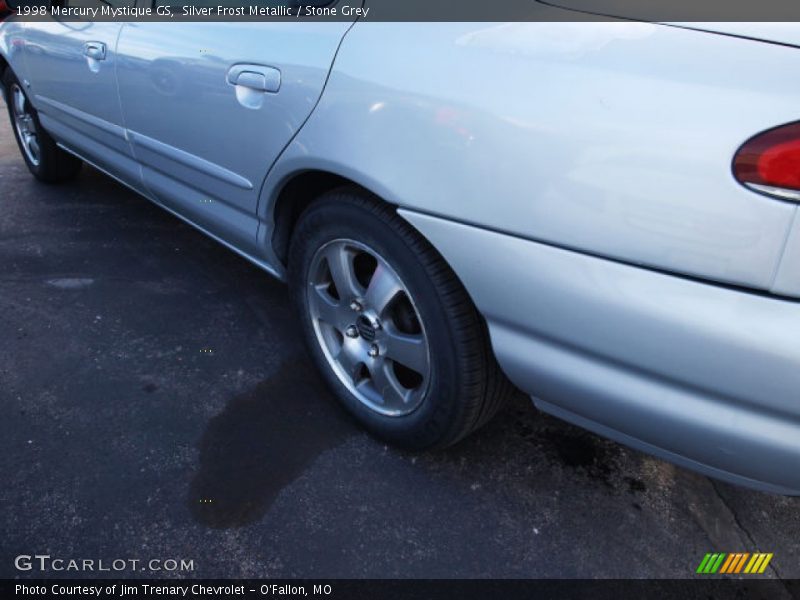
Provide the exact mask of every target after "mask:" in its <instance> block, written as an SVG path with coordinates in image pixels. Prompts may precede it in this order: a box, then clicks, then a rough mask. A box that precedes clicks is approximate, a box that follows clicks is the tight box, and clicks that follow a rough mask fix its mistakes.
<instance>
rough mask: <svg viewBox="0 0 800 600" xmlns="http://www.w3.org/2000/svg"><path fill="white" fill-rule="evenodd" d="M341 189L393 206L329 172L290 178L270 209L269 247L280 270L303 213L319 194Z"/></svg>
mask: <svg viewBox="0 0 800 600" xmlns="http://www.w3.org/2000/svg"><path fill="white" fill-rule="evenodd" d="M344 187H347V188H351V189H352V188H355V189H358V190H361V191H363V192H365V193H367V194H369V195H370V196H372V197H374V198H375V200H377V201H379V202H383V203H385V204H387V205H389V206H395V205H394V204H392V203H391V202H387V201H386V200H384V199H383V198H381V197H380V196H379V195H377V194H375V193H374V192H373V191H372V190H370V189H368V188H366V187H364V186H363V185H361V184H360V183H358V182H356V181H353V180H352V179H348V178H347V177H343V176H341V175H337V174H336V173H332V172H330V171H323V170H306V171H302V172H299V173H296V174H294V175H293V176H291V177H290V178H289V180H288V181H286V182H284V184H283V186H282V187H281V188H280V191H279V192H278V194H277V197H276V199H275V201H274V202H273V206H272V209H271V216H272V222H273V230H272V237H271V239H270V241H269V243H270V244H271V246H272V250H273V251H274V253H275V256H276V257H277V258H278V259H279V260H280V261H281V263H282V264H283V265H284V266H286V265H287V263H288V258H289V244H290V242H291V239H292V232H293V231H294V228H295V225H296V224H297V221H298V219H299V218H300V215H301V214H302V213H303V211H305V210H306V209H308V207H309V206H311V204H313V203H314V201H315V200H317V199H318V198H319V197H320V196H321V195H322V194H324V193H326V192H330V191H332V190H335V189H338V188H344Z"/></svg>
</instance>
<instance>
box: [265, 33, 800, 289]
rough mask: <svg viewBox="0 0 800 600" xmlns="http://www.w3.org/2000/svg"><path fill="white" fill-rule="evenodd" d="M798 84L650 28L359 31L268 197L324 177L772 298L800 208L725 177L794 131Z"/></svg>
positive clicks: (751, 48) (787, 66) (793, 57)
mask: <svg viewBox="0 0 800 600" xmlns="http://www.w3.org/2000/svg"><path fill="white" fill-rule="evenodd" d="M408 39H413V40H414V43H413V44H407V43H406V41H407V40H408ZM398 48H403V51H402V52H398V50H397V49H398ZM765 65H769V68H765ZM796 69H800V52H798V51H797V50H795V49H793V48H786V47H783V46H776V45H771V44H760V43H756V42H752V41H747V40H742V39H738V38H733V37H726V36H719V35H709V34H706V33H701V32H697V31H690V30H685V29H679V28H673V27H664V26H659V25H651V24H645V23H514V24H476V23H454V24H442V23H435V24H433V23H415V24H395V23H369V24H366V23H365V24H358V25H356V26H355V27H354V28H353V30H352V31H351V32H350V33H349V34H348V36H347V39H346V41H345V43H344V44H343V45H342V48H341V51H340V52H339V55H338V57H337V60H336V64H335V67H334V69H333V71H332V73H331V76H330V79H329V81H328V85H327V87H326V90H325V94H324V95H323V97H322V100H321V101H320V104H319V106H318V107H317V109H316V110H315V111H314V113H313V114H312V116H311V118H310V119H309V121H308V123H307V124H306V125H305V126H304V128H303V130H302V131H301V132H300V134H299V135H298V136H297V138H296V139H295V140H294V142H293V143H292V144H291V145H290V146H289V148H287V150H286V151H285V152H284V155H283V157H282V159H281V161H280V163H279V164H278V165H276V168H275V169H274V170H273V172H272V173H271V174H270V182H271V183H276V184H278V185H279V184H280V180H281V178H286V177H289V176H291V174H292V172H293V171H298V170H301V169H303V168H317V167H321V166H322V165H326V166H325V167H323V168H328V169H331V170H334V171H336V172H338V173H341V174H343V175H344V176H347V177H349V178H352V179H355V180H356V181H358V182H359V183H362V184H364V185H366V186H367V187H368V188H370V189H373V190H374V191H375V192H376V193H378V194H379V195H382V196H383V197H384V198H387V199H388V200H390V201H392V202H394V203H397V204H398V205H400V206H403V207H406V208H410V209H417V210H421V211H424V212H428V213H433V214H438V215H440V216H443V217H447V218H454V219H458V220H461V221H466V222H470V223H474V224H477V225H480V226H484V227H488V228H492V229H496V230H500V231H505V232H508V233H511V234H514V235H520V236H522V237H525V238H529V239H534V240H538V241H542V242H547V243H551V244H557V245H560V246H563V247H567V248H571V249H575V250H580V251H584V252H591V253H593V254H598V255H602V256H607V257H610V258H615V259H618V260H623V261H627V262H630V263H633V264H641V265H647V266H651V267H654V268H659V269H663V270H666V271H673V272H678V273H683V274H687V275H692V276H696V277H701V278H705V279H711V280H716V281H720V282H725V283H730V284H734V285H741V286H747V287H752V288H760V289H764V290H767V289H769V288H770V287H771V285H772V283H773V279H774V276H775V272H776V269H777V267H778V263H779V261H780V258H781V255H782V253H783V250H784V246H785V243H786V239H787V236H788V233H789V228H790V226H791V223H792V219H793V217H794V214H795V212H796V210H797V207H796V205H795V204H791V203H788V202H780V201H775V200H773V199H771V198H767V197H764V196H759V195H757V194H754V193H753V192H751V191H749V190H747V189H745V188H744V187H743V186H741V185H739V184H738V183H737V182H736V181H735V180H734V178H733V176H732V174H731V159H732V157H733V154H734V152H735V151H736V149H737V148H738V147H739V146H740V145H741V144H742V143H743V142H744V141H745V140H747V139H748V138H749V137H751V136H752V135H753V134H754V133H756V132H759V131H762V130H764V129H767V128H770V127H774V126H775V125H776V124H781V123H785V122H789V121H793V120H796V119H797V117H798V114H800V111H798V105H800V104H799V103H800V79H792V78H787V77H785V76H784V75H783V74H784V73H786V72H791V71H792V70H796ZM742 73H746V74H747V76H746V77H744V76H742ZM443 74H446V76H443ZM376 188H377V189H376ZM272 189H273V188H272V186H271V185H268V186H266V188H265V191H266V192H267V193H270V192H271V191H272ZM270 211H271V205H270V199H269V198H267V199H266V200H265V202H263V203H262V212H261V216H262V218H263V219H265V220H268V219H269V216H270Z"/></svg>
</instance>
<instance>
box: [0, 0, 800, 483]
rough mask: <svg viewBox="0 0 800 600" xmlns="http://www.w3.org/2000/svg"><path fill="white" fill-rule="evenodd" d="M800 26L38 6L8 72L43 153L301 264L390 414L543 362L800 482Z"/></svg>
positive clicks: (484, 390)
mask: <svg viewBox="0 0 800 600" xmlns="http://www.w3.org/2000/svg"><path fill="white" fill-rule="evenodd" d="M113 1H114V0H112V3H113ZM544 8H546V9H547V10H548V11H554V12H560V13H563V14H561V15H560V18H562V19H568V18H570V15H573V14H575V13H570V12H569V11H567V10H564V9H558V8H552V7H544ZM701 29H703V31H701ZM798 46H800V26H792V25H772V26H770V25H767V24H760V25H756V24H749V25H748V24H741V23H739V24H735V23H726V24H720V23H714V24H702V25H701V24H693V25H686V24H683V25H677V24H650V23H639V22H625V21H617V22H583V23H578V22H547V23H545V22H539V23H504V24H498V23H405V24H400V23H377V22H374V23H364V22H356V23H347V22H339V23H337V22H303V21H302V20H298V21H291V22H271V23H270V22H262V23H245V22H242V23H157V22H137V23H125V24H123V23H108V22H107V23H99V22H98V23H91V22H83V23H80V26H76V24H75V23H66V22H65V23H61V22H58V21H54V20H50V21H41V22H27V23H21V22H19V21H18V20H14V19H11V20H10V21H7V22H5V23H4V24H3V25H2V26H1V28H0V53H1V54H2V60H1V61H0V68H2V69H3V71H4V74H3V87H4V93H5V98H6V103H7V105H8V110H9V113H10V116H11V119H12V121H13V124H14V131H15V134H16V137H17V141H18V142H19V146H20V149H21V151H22V155H23V157H24V159H25V162H26V163H27V165H28V167H29V169H30V171H31V173H33V175H34V176H35V177H36V178H38V179H40V180H42V181H46V182H50V183H56V182H60V181H64V180H67V179H69V178H71V177H73V176H75V174H76V173H77V171H78V169H79V168H80V166H81V164H82V162H87V163H89V164H92V165H94V166H95V167H97V168H98V169H101V170H102V171H105V172H106V173H108V174H109V175H111V176H112V177H114V178H116V179H118V180H119V181H121V182H122V183H124V184H125V185H127V186H129V187H131V188H132V189H134V190H136V191H137V192H139V193H141V194H142V195H144V196H145V197H147V198H148V199H150V200H152V201H153V202H155V203H156V204H158V205H160V206H162V207H164V208H165V209H167V210H169V211H170V212H172V213H174V214H176V215H178V216H179V217H180V218H182V219H184V220H186V221H188V222H189V223H191V224H192V225H194V226H196V227H197V228H198V229H200V230H202V231H203V232H205V233H207V234H208V235H209V236H211V237H213V238H214V239H216V240H219V241H220V242H221V243H223V244H225V245H226V246H228V247H229V248H231V249H233V250H235V251H236V252H238V253H239V254H241V255H242V256H244V257H245V258H247V259H249V260H251V261H252V262H254V263H256V264H257V265H259V266H261V267H263V268H264V269H265V270H266V271H268V272H270V273H272V274H274V275H276V276H277V277H280V278H285V279H286V280H287V281H288V284H289V286H290V290H291V295H292V297H293V300H294V302H295V303H296V305H297V309H298V311H299V315H300V324H299V327H301V328H302V331H303V334H304V336H305V338H306V340H307V342H308V346H309V350H310V353H311V355H312V356H313V359H314V360H315V362H316V364H317V365H318V367H319V369H320V370H321V372H322V373H323V374H324V376H325V378H326V380H327V382H328V384H329V385H330V387H331V388H332V389H333V390H334V392H335V393H336V395H337V396H338V398H339V399H340V400H341V402H342V403H343V404H344V406H346V407H347V409H348V410H349V411H350V412H351V413H352V414H353V415H355V417H356V418H357V419H358V420H359V421H360V422H361V423H362V424H363V425H364V426H365V427H366V428H367V429H368V430H369V431H371V432H373V433H374V434H376V435H378V436H380V437H382V438H384V439H386V440H389V441H390V442H393V443H396V444H399V445H402V446H405V447H408V448H414V449H421V448H432V447H441V446H445V445H448V444H452V443H454V442H456V441H457V440H459V439H461V438H463V437H464V436H466V435H467V434H468V433H470V432H471V431H473V430H475V429H476V428H477V427H479V426H481V425H482V424H484V423H486V422H487V421H488V420H489V419H490V418H491V417H492V415H493V414H494V413H495V412H496V411H497V410H498V408H499V407H500V406H501V405H502V403H503V400H504V399H505V398H506V397H507V396H509V394H510V392H511V391H512V390H513V389H514V387H515V386H516V387H517V388H520V389H522V390H524V391H525V392H527V393H528V394H530V395H531V396H533V397H534V402H535V403H536V405H537V406H538V407H539V408H540V409H542V410H544V411H546V412H548V413H552V414H553V415H556V416H558V417H560V418H563V419H566V420H567V421H571V422H572V423H576V424H578V425H580V426H582V427H585V428H587V429H590V430H592V431H595V432H597V433H600V434H602V435H605V436H608V437H610V438H613V439H615V440H619V441H621V442H623V443H625V444H629V445H631V446H633V447H636V448H639V449H642V450H644V451H647V452H650V453H653V454H655V455H657V456H660V457H663V458H666V459H667V460H671V461H674V462H675V463H678V464H681V465H684V466H687V467H690V468H693V469H696V470H698V471H701V472H703V473H706V474H708V475H711V476H714V477H719V478H721V479H726V480H729V481H734V482H738V483H740V484H745V485H749V486H752V487H756V488H759V489H763V490H770V491H774V492H780V493H785V494H798V493H800V304H798V301H799V300H798V299H800V216H798V201H800V124H798V123H796V121H797V120H798V119H799V118H800V78H799V77H796V76H787V74H788V73H800V47H798ZM109 226H111V227H113V226H114V224H113V223H110V224H109Z"/></svg>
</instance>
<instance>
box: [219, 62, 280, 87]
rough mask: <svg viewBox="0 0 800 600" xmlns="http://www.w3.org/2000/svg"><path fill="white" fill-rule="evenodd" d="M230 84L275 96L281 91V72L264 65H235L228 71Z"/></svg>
mask: <svg viewBox="0 0 800 600" xmlns="http://www.w3.org/2000/svg"><path fill="white" fill-rule="evenodd" d="M228 83H230V84H232V85H235V86H241V87H244V88H248V89H251V90H255V91H258V92H269V93H271V94H275V93H277V91H278V90H280V89H281V72H280V71H279V70H278V69H276V68H275V67H265V66H262V65H233V66H232V67H231V68H230V69H229V70H228Z"/></svg>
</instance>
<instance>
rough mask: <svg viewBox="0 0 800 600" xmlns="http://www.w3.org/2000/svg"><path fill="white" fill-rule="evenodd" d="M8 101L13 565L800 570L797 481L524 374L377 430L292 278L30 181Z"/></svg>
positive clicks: (121, 210)
mask: <svg viewBox="0 0 800 600" xmlns="http://www.w3.org/2000/svg"><path fill="white" fill-rule="evenodd" d="M2 108H3V115H2V117H3V118H2V119H0V121H1V122H2V125H0V407H2V411H3V412H2V418H0V465H1V468H0V476H2V482H3V483H2V486H1V487H0V508H2V511H1V512H0V577H17V576H22V577H27V576H31V574H32V573H31V572H26V571H19V570H17V569H16V568H15V566H14V559H15V557H17V556H19V555H27V554H31V555H32V554H49V555H51V556H52V557H53V558H56V557H57V558H63V559H73V558H74V559H98V560H99V559H103V560H105V561H109V562H110V561H111V560H114V559H126V560H128V559H137V560H142V561H149V560H151V559H158V560H167V559H174V560H177V561H180V560H190V561H192V570H191V571H188V570H187V571H180V570H178V571H170V572H167V571H163V570H162V571H157V572H152V571H150V570H145V571H142V572H140V573H139V572H136V573H133V574H134V575H139V576H144V575H146V576H153V575H155V576H162V575H164V576H170V577H205V578H210V577H321V578H331V577H336V578H351V577H379V578H390V577H402V578H405V577H413V578H421V577H425V578H429V577H430V578H433V577H436V578H439V577H442V578H453V577H514V578H519V577H525V578H527V577H615V578H619V577H690V576H693V574H694V571H695V569H696V567H697V565H698V564H699V562H700V560H701V559H702V557H703V556H704V554H705V553H707V552H754V551H761V552H772V553H774V558H773V560H772V563H771V566H770V569H769V570H768V572H767V573H766V576H768V577H773V578H775V577H780V578H797V577H800V560H799V559H800V499H798V498H786V497H780V496H774V495H768V494H763V493H759V492H755V491H750V490H747V489H742V488H738V487H734V486H731V485H726V484H723V483H720V482H716V481H712V480H710V479H708V478H706V477H703V476H701V475H697V474H695V473H692V472H689V471H686V470H684V469H681V468H678V467H675V466H672V465H670V464H668V463H665V462H663V461H661V460H657V459H655V458H652V457H650V456H648V455H645V454H642V453H640V452H636V451H633V450H630V449H628V448H626V447H624V446H621V445H618V444H616V443H613V442H610V441H606V440H604V439H601V438H599V437H596V436H594V435H592V434H589V433H586V432H584V431H582V430H580V429H577V428H574V427H572V426H570V425H567V424H565V423H562V422H560V421H558V420H556V419H553V418H551V417H548V416H546V415H543V414H541V413H538V412H537V411H536V410H535V409H534V408H533V406H532V404H531V403H530V401H529V399H528V398H526V397H524V396H522V395H519V396H518V397H516V398H515V399H514V401H513V402H512V403H511V405H510V406H509V407H508V408H507V409H506V410H504V411H503V412H502V413H501V414H500V415H499V416H498V417H497V418H495V419H494V420H493V421H492V422H491V423H490V424H489V425H488V426H486V427H485V428H484V429H482V430H481V431H480V432H478V433H477V434H475V435H473V436H472V437H470V438H468V439H467V440H465V441H463V442H462V443H460V444H458V445H457V446H455V447H453V448H450V449H448V450H445V451H440V452H431V453H423V454H418V455H413V454H408V453H404V452H400V451H398V450H395V449H393V448H391V447H387V446H386V445H384V444H383V443H381V442H379V441H376V440H374V439H372V438H371V437H369V436H368V435H366V434H365V433H364V432H362V431H361V430H360V429H359V428H358V427H357V426H356V425H355V424H354V423H353V422H352V421H351V420H350V419H349V418H348V416H347V415H346V414H344V413H343V412H342V410H340V409H339V408H338V406H337V405H336V404H335V402H334V401H333V399H332V397H331V396H330V394H329V393H328V392H327V391H326V389H325V387H324V386H323V385H322V383H321V380H320V378H319V377H318V376H317V374H316V373H315V371H314V369H313V367H312V366H311V364H310V362H309V360H308V357H307V354H306V352H305V351H304V348H303V345H302V342H301V339H300V326H299V324H298V321H297V317H296V316H295V315H294V313H293V311H292V308H291V306H290V305H289V302H288V298H287V293H286V289H285V288H284V286H283V285H282V284H281V283H279V282H277V281H275V280H273V279H271V278H270V276H268V275H267V274H265V273H263V272H261V271H259V270H258V269H257V268H256V267H254V266H252V265H250V264H249V263H248V262H246V261H245V260H243V259H241V258H239V257H238V256H236V255H235V254H234V253H232V252H230V251H228V250H226V249H225V248H223V247H222V246H220V245H218V244H217V243H216V242H214V241H212V240H210V239H208V238H206V237H204V236H203V235H202V234H201V233H199V232H197V231H195V230H193V229H192V228H191V227H189V226H187V225H185V224H183V223H182V222H181V221H179V220H178V219H176V218H174V217H173V216H171V215H169V214H168V213H166V212H165V211H163V210H161V209H160V208H158V207H157V206H154V205H152V204H151V203H149V202H148V201H147V200H145V199H143V198H141V197H139V196H137V195H135V194H134V193H132V192H130V191H128V190H127V189H126V188H124V187H122V186H120V185H119V184H117V183H115V182H114V181H113V180H111V179H110V178H108V177H106V176H105V175H102V174H101V173H98V172H97V171H95V170H93V169H91V168H85V169H84V170H83V172H82V173H81V175H80V176H79V178H78V179H77V180H76V181H75V182H73V183H69V184H66V185H61V186H48V185H43V184H40V183H37V182H35V181H34V180H33V179H32V178H31V177H30V175H29V174H28V172H27V170H26V168H25V165H24V163H23V161H22V159H21V158H20V156H19V154H18V152H17V148H16V145H15V142H14V138H13V135H12V133H11V130H10V128H9V126H8V124H7V120H6V119H5V109H4V108H5V107H2ZM170 564H171V563H170ZM59 574H60V575H70V576H76V575H79V574H75V573H63V572H62V573H56V572H52V571H50V572H48V573H46V575H48V576H56V575H59ZM121 575H125V576H127V575H128V573H121ZM785 585H786V584H785V583H784V582H776V586H777V587H776V596H775V597H780V596H781V595H782V593H783V591H784V590H785V587H784V586H785Z"/></svg>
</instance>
